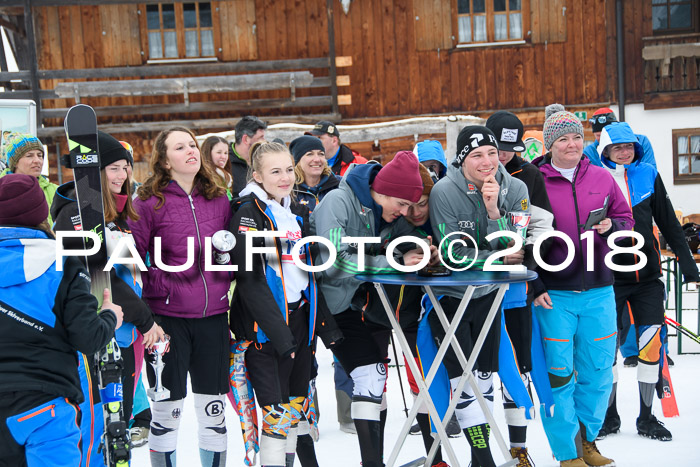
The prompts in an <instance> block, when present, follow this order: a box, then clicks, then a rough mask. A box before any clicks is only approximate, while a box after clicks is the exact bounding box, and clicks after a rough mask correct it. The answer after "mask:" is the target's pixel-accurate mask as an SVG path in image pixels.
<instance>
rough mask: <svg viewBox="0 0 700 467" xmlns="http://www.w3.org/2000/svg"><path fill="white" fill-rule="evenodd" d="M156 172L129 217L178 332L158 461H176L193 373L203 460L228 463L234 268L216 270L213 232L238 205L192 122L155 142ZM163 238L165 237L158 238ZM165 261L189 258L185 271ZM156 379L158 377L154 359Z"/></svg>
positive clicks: (168, 320)
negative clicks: (211, 254) (206, 159)
mask: <svg viewBox="0 0 700 467" xmlns="http://www.w3.org/2000/svg"><path fill="white" fill-rule="evenodd" d="M150 170H151V173H152V174H153V175H151V177H149V178H148V180H146V181H145V182H144V184H143V186H141V188H140V189H139V199H138V200H136V201H135V203H134V207H135V209H136V211H137V212H138V214H139V216H140V219H139V220H138V221H136V222H129V226H130V227H131V230H132V234H133V236H134V241H135V243H136V249H137V251H138V253H139V255H140V256H141V258H143V259H144V260H146V261H147V265H148V271H147V272H146V273H144V274H143V298H144V299H145V300H146V301H147V302H148V304H149V305H150V307H151V310H153V312H154V313H155V315H156V321H157V322H158V324H159V325H160V326H161V327H162V328H163V330H164V331H165V332H166V333H167V334H169V335H170V351H169V352H168V353H166V354H165V356H164V359H163V362H164V363H165V369H164V370H163V374H162V382H163V386H165V387H166V388H167V389H169V390H170V398H169V399H166V400H163V401H159V402H154V403H153V407H152V411H153V419H152V421H151V432H150V435H149V439H148V442H149V446H150V450H151V464H152V465H154V466H161V465H163V466H164V465H175V449H176V444H177V431H178V426H179V423H180V415H181V412H182V406H183V401H184V398H185V396H186V395H187V374H188V373H189V375H190V381H191V385H192V391H193V392H194V405H195V411H196V415H197V420H198V422H199V450H200V458H201V460H202V466H206V467H210V466H211V467H218V466H223V465H225V464H226V424H225V419H224V406H225V403H224V400H225V397H226V396H225V395H226V394H227V393H228V391H229V386H228V358H229V348H228V344H229V330H228V319H227V313H226V312H227V311H228V295H227V293H228V290H229V287H230V284H231V277H230V275H229V273H228V272H221V271H208V270H207V269H211V268H207V267H206V266H205V257H206V255H205V254H204V253H205V251H204V247H205V238H206V237H212V236H213V235H214V233H215V232H217V231H219V230H223V229H226V227H227V226H228V223H229V220H230V217H231V210H230V207H229V203H228V198H227V197H226V193H225V190H224V189H223V188H221V187H220V186H219V185H217V183H216V177H217V175H216V174H215V173H214V172H213V171H212V170H211V169H210V168H209V166H208V165H206V164H202V160H201V157H200V153H199V146H198V145H197V142H196V140H195V138H194V135H193V134H192V132H191V131H190V130H188V129H187V128H182V127H174V128H170V129H168V130H165V131H163V132H161V133H160V134H159V135H158V136H157V137H156V140H155V143H154V145H153V155H152V157H151V163H150ZM158 239H159V240H160V243H159V244H158ZM164 265H167V266H171V267H172V266H180V265H186V267H185V268H184V270H181V271H178V272H166V271H164V270H163V269H164ZM148 379H149V382H150V383H151V385H153V384H154V381H155V377H154V373H153V370H152V368H151V367H150V365H149V366H148Z"/></svg>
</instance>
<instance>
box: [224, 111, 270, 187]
mask: <svg viewBox="0 0 700 467" xmlns="http://www.w3.org/2000/svg"><path fill="white" fill-rule="evenodd" d="M266 129H267V124H266V123H265V122H263V121H262V120H260V119H259V118H258V117H254V116H252V115H246V116H245V117H243V118H241V119H240V120H239V121H238V123H236V127H235V128H234V130H235V132H236V139H235V141H234V142H233V144H231V155H230V156H229V157H230V159H231V176H232V177H233V185H232V186H231V194H232V195H233V197H234V198H237V197H238V193H239V192H240V191H241V190H242V189H243V188H244V187H245V186H246V184H247V183H248V180H247V178H248V166H249V165H250V153H249V152H250V147H251V146H252V145H253V144H255V143H257V142H258V141H262V140H264V139H265V130H266Z"/></svg>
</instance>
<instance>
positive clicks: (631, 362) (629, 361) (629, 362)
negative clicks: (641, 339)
mask: <svg viewBox="0 0 700 467" xmlns="http://www.w3.org/2000/svg"><path fill="white" fill-rule="evenodd" d="M624 364H625V368H634V367H635V366H637V356H636V355H632V356H631V357H627V358H625V362H624Z"/></svg>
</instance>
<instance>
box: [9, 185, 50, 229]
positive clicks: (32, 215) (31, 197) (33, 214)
mask: <svg viewBox="0 0 700 467" xmlns="http://www.w3.org/2000/svg"><path fill="white" fill-rule="evenodd" d="M20 200H21V201H20ZM48 217H49V205H48V204H47V203H46V197H45V196H44V192H43V191H41V187H40V186H39V180H37V178H36V177H32V176H31V175H24V174H7V175H5V176H4V177H2V178H0V225H23V226H27V227H35V226H37V225H39V224H41V223H42V222H44V221H45V220H46V219H47V218H48Z"/></svg>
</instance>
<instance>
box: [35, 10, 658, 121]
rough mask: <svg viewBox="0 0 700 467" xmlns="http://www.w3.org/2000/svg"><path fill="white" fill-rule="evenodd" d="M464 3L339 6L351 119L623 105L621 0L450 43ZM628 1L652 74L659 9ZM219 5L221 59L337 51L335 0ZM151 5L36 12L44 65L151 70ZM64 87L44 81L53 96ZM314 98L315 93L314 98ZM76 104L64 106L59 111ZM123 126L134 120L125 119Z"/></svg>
mask: <svg viewBox="0 0 700 467" xmlns="http://www.w3.org/2000/svg"><path fill="white" fill-rule="evenodd" d="M452 3H455V4H456V1H454V0H452V1H451V0H407V1H405V2H393V1H391V0H377V1H361V0H354V1H353V2H351V4H350V9H349V13H348V14H347V15H346V14H345V13H344V12H343V10H342V7H341V5H340V4H339V2H336V1H335V0H334V2H333V4H334V12H335V24H334V26H335V34H336V40H335V42H336V54H337V55H339V56H351V57H352V59H353V65H352V67H350V68H348V69H343V70H342V73H343V74H345V73H347V74H349V75H350V83H351V85H350V88H349V92H350V94H351V95H352V105H350V106H343V107H341V108H340V111H341V114H342V115H343V118H344V119H376V118H383V117H394V116H408V115H418V114H442V113H456V112H473V111H478V110H482V111H483V110H497V109H525V108H532V107H541V106H544V105H546V104H548V103H551V102H562V103H564V104H569V105H572V104H587V103H607V102H610V101H612V100H613V98H614V88H615V81H614V80H615V75H614V0H568V1H567V0H553V1H545V0H530V1H529V3H527V2H526V4H527V5H529V8H528V9H527V11H526V12H525V15H524V16H526V17H529V26H530V27H529V28H525V32H526V34H527V33H528V32H529V34H528V36H527V37H528V41H527V43H526V44H523V45H511V46H489V47H471V48H455V47H453V46H449V45H450V44H448V42H449V40H450V38H451V36H456V35H457V31H456V30H450V28H453V29H456V27H455V26H454V24H453V23H455V22H454V21H453V22H450V21H446V20H445V15H450V14H451V12H452V11H453V9H454V8H456V7H455V6H454V5H452ZM626 3H627V5H626V7H625V11H626V31H627V35H629V36H631V37H633V40H628V41H626V57H634V58H635V60H630V59H629V58H628V60H630V62H631V63H630V64H629V68H630V71H631V70H640V71H641V70H642V68H641V52H640V51H639V50H637V49H636V48H637V47H639V46H640V44H641V36H640V34H643V32H641V31H643V29H644V28H641V27H639V24H641V22H642V21H648V18H645V17H644V15H648V14H649V13H650V7H649V8H638V6H640V5H643V4H646V3H648V2H645V1H644V0H633V1H630V2H626ZM631 3H635V4H636V5H634V6H632V5H631ZM212 6H213V7H214V9H215V13H214V23H215V24H214V28H215V37H216V43H217V45H220V47H221V49H222V51H218V49H217V54H218V58H219V60H220V61H236V60H255V59H257V60H275V59H289V58H302V57H321V56H327V55H328V54H329V50H328V34H327V21H326V11H325V7H326V2H325V0H308V1H301V0H278V1H272V0H228V1H219V2H216V1H215V2H212ZM140 8H142V6H140V5H137V4H125V5H94V6H90V5H82V6H61V7H37V8H34V9H33V12H34V21H35V29H36V31H37V42H38V56H39V68H40V69H64V68H99V67H111V66H126V65H142V64H145V62H146V59H147V57H146V55H147V48H146V46H147V42H146V40H145V33H144V29H145V28H144V27H143V26H140V25H141V24H143V22H144V20H143V16H145V12H144V14H142V15H139V9H140ZM562 8H564V9H565V10H564V11H565V14H563V11H562ZM627 10H629V13H630V14H629V15H627ZM647 10H649V12H647ZM603 12H608V13H613V16H610V15H609V14H607V15H606V14H602V13H603ZM431 14H432V17H431ZM417 16H420V20H418V21H417V20H416V17H417ZM606 17H607V18H606ZM452 42H453V43H454V39H452ZM436 44H437V46H435V45H436ZM440 45H442V46H444V45H448V47H440ZM144 49H145V50H144ZM142 50H143V51H144V52H145V53H143V54H142ZM611 54H613V55H612V56H611ZM637 57H638V58H639V60H636V58H637ZM638 62H639V63H638ZM611 67H613V69H611ZM202 69H203V70H205V69H206V64H203V65H202ZM315 73H316V74H317V75H318V74H322V73H323V72H322V71H320V73H319V70H316V71H315ZM639 75H640V73H636V72H635V73H629V74H628V75H627V76H628V90H629V92H630V95H631V96H632V97H633V98H634V99H637V100H641V97H642V87H643V86H642V84H640V80H639V79H637V78H636V76H639ZM55 84H56V83H55V81H42V87H43V88H45V89H46V88H53V87H54V86H55ZM314 91H315V90H306V91H305V92H306V94H308V95H313V93H314ZM316 91H318V90H316ZM284 92H285V91H266V92H258V93H254V94H253V93H239V94H238V95H227V96H219V98H218V100H227V99H234V98H235V99H241V98H242V99H246V98H253V97H256V98H266V97H269V98H274V97H284V95H283V94H284ZM341 92H343V93H344V92H347V91H346V89H342V90H341ZM302 95H304V93H303V92H302ZM198 98H201V99H204V97H201V96H192V100H193V101H197V100H198ZM181 100H182V96H171V97H157V98H156V97H149V98H138V99H137V98H118V99H117V98H99V99H94V100H91V101H89V102H88V103H91V104H94V105H98V106H103V105H120V104H123V105H139V104H155V103H176V102H180V101H181ZM72 103H73V102H72V100H70V99H63V100H55V101H51V102H49V103H48V105H47V106H48V107H66V106H69V105H71V104H72ZM239 113H240V112H239ZM261 113H262V114H265V112H261ZM268 113H269V112H268ZM234 115H235V113H234ZM218 116H222V115H218ZM208 117H209V118H211V117H212V115H208ZM143 118H144V120H147V118H145V117H143ZM155 119H158V117H156V118H155ZM111 121H113V122H118V121H133V119H130V118H129V116H124V117H123V118H113V119H111Z"/></svg>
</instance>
